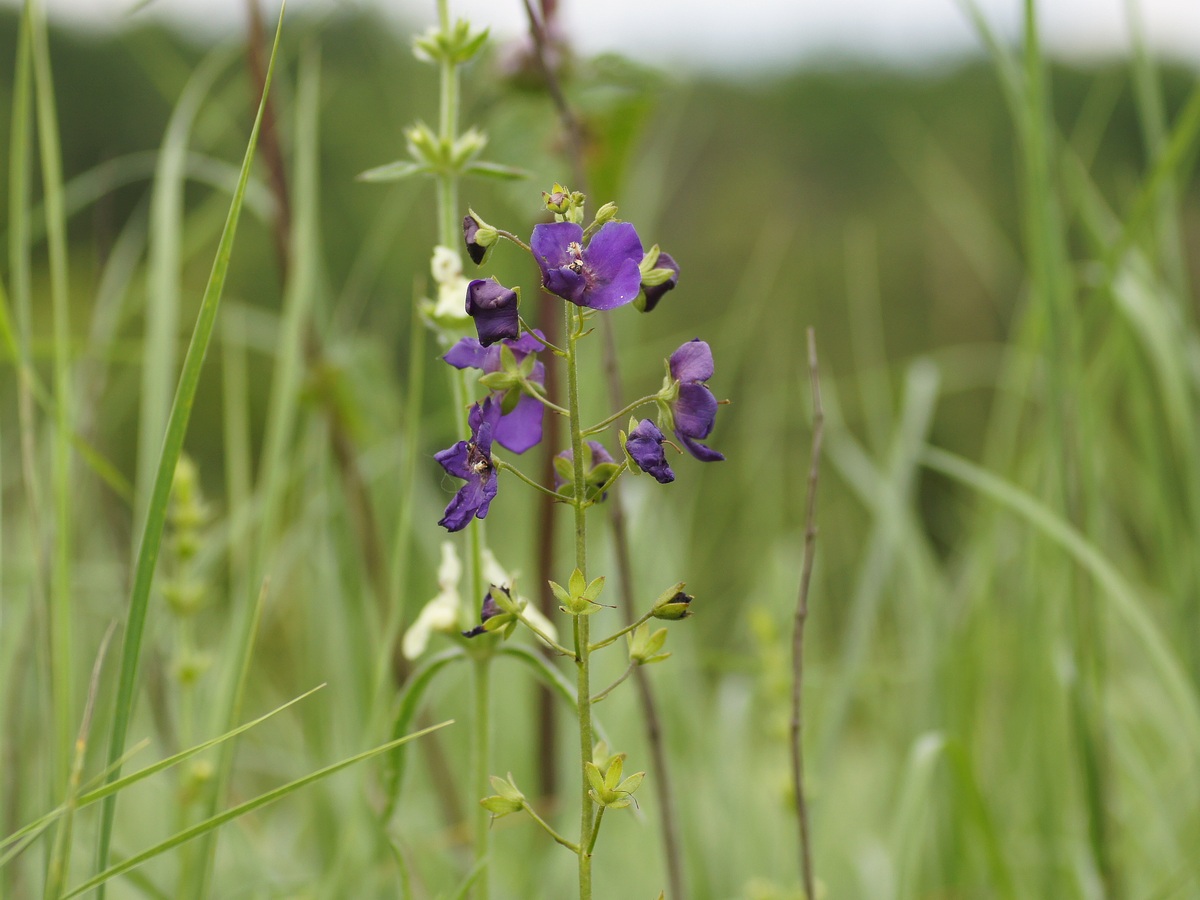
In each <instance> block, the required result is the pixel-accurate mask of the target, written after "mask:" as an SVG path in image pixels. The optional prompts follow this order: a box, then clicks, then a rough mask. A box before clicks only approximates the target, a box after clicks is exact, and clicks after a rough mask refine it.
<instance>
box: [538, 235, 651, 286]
mask: <svg viewBox="0 0 1200 900" xmlns="http://www.w3.org/2000/svg"><path fill="white" fill-rule="evenodd" d="M601 230H603V229H601ZM597 237H599V235H597ZM582 242H583V228H582V227H580V226H579V225H576V224H575V223H574V222H553V223H551V224H549V225H535V226H534V229H533V237H531V238H530V239H529V247H530V249H531V250H533V258H534V259H535V260H537V264H538V265H539V266H541V269H542V275H543V276H545V274H546V273H547V272H548V271H549V270H551V269H560V268H562V267H563V266H567V265H570V264H571V263H573V262H574V261H575V257H574V256H572V255H571V251H570V250H569V249H568V248H569V247H570V246H571V244H580V243H582ZM639 259H640V257H639Z"/></svg>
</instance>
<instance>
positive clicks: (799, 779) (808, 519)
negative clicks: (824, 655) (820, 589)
mask: <svg viewBox="0 0 1200 900" xmlns="http://www.w3.org/2000/svg"><path fill="white" fill-rule="evenodd" d="M807 336H808V377H809V384H810V386H811V389H812V450H811V451H810V454H809V463H808V501H807V507H806V509H805V513H804V561H803V563H802V564H801V568H800V595H799V597H798V599H797V601H796V619H795V625H794V626H793V629H792V720H791V727H790V733H789V736H790V738H791V750H792V790H793V791H794V792H795V795H796V817H797V819H799V825H800V827H799V840H800V847H799V850H800V856H799V859H800V879H801V881H802V882H803V884H804V895H805V896H806V897H807V898H808V900H816V897H817V894H816V879H815V878H814V876H813V862H812V834H811V832H810V829H809V818H808V798H807V795H806V794H805V791H804V740H803V739H804V626H805V623H806V622H807V621H808V591H809V587H810V585H811V584H812V570H813V560H814V559H815V557H816V550H817V481H818V478H819V476H820V471H821V440H822V438H823V437H824V434H825V410H824V408H823V407H822V406H821V373H820V369H819V367H818V363H817V338H816V335H815V333H814V332H813V329H812V328H809V329H808V335H807Z"/></svg>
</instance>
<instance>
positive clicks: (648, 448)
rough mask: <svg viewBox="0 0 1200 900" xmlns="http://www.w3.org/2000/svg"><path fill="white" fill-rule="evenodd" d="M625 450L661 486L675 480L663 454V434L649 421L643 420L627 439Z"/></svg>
mask: <svg viewBox="0 0 1200 900" xmlns="http://www.w3.org/2000/svg"><path fill="white" fill-rule="evenodd" d="M625 449H626V450H627V451H628V452H629V455H630V457H632V458H633V461H634V463H636V464H637V467H638V468H639V469H641V470H642V471H643V472H647V473H649V474H651V475H653V476H654V478H655V480H657V481H658V483H659V484H669V483H670V482H672V481H674V480H675V473H674V472H672V471H671V467H670V466H669V465H667V457H666V454H665V453H664V452H663V433H662V432H661V431H659V429H658V426H657V425H655V424H654V423H653V422H651V421H650V420H649V419H642V421H641V422H639V423H638V424H637V427H635V428H634V429H633V431H631V432H630V433H629V435H628V436H627V437H626V439H625Z"/></svg>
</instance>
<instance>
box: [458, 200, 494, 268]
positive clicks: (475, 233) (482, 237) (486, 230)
mask: <svg viewBox="0 0 1200 900" xmlns="http://www.w3.org/2000/svg"><path fill="white" fill-rule="evenodd" d="M498 238H499V234H498V233H497V231H496V229H495V228H493V227H492V226H491V225H489V224H488V223H487V222H485V221H483V219H481V218H479V216H478V215H476V214H475V210H473V209H470V210H467V215H466V216H464V217H463V240H464V241H465V242H466V245H467V255H468V256H470V257H471V262H473V263H475V265H477V266H481V265H483V263H484V262H485V261H486V260H487V258H488V256H489V255H490V253H491V249H492V247H494V246H495V244H496V241H497V239H498Z"/></svg>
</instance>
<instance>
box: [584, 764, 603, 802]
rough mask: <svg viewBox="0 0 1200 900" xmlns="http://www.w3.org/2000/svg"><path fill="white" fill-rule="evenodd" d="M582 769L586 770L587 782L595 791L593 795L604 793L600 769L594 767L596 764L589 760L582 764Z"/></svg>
mask: <svg viewBox="0 0 1200 900" xmlns="http://www.w3.org/2000/svg"><path fill="white" fill-rule="evenodd" d="M584 771H585V772H587V780H588V784H590V785H591V786H592V790H593V791H594V792H595V795H598V796H601V797H602V796H603V795H604V776H603V775H602V774H601V773H600V770H599V769H598V768H597V767H596V764H595V763H594V762H589V763H588V764H587V765H586V766H584ZM600 802H601V803H602V802H603V801H602V800H601V801H600Z"/></svg>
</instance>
